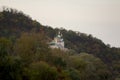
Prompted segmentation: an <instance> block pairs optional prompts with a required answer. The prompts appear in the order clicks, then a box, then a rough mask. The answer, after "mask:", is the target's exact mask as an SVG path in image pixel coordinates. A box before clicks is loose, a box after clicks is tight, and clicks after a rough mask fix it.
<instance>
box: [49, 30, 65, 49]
mask: <svg viewBox="0 0 120 80" xmlns="http://www.w3.org/2000/svg"><path fill="white" fill-rule="evenodd" d="M50 47H51V48H59V49H62V50H64V39H63V36H62V34H61V33H60V31H59V32H58V34H57V35H56V37H54V40H53V41H52V42H50Z"/></svg>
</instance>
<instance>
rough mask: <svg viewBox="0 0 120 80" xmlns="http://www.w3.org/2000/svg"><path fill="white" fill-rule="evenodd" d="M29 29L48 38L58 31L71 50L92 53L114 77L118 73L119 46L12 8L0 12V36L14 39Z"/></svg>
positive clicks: (119, 68)
mask: <svg viewBox="0 0 120 80" xmlns="http://www.w3.org/2000/svg"><path fill="white" fill-rule="evenodd" d="M31 30H34V31H35V32H41V33H44V35H45V36H47V37H49V38H50V39H53V37H54V36H55V35H56V33H57V32H58V31H60V32H61V33H62V34H63V37H64V40H65V46H66V47H67V48H68V49H69V50H71V52H73V53H77V54H80V53H82V52H86V53H89V54H92V55H94V56H95V57H98V58H100V59H101V60H102V61H103V62H104V63H105V64H107V67H108V69H109V70H110V71H111V73H112V74H113V75H114V77H116V76H118V75H120V49H119V48H115V47H114V48H111V47H110V46H108V45H106V44H104V43H103V42H102V41H101V40H100V39H97V38H95V37H93V36H92V35H87V34H85V33H80V32H75V31H72V30H65V29H58V28H56V29H53V28H52V27H49V26H44V25H41V24H40V23H39V22H37V21H36V20H32V18H30V17H29V16H27V15H25V14H23V13H22V12H18V11H17V10H14V9H6V10H3V11H2V12H0V37H7V38H9V39H12V40H13V41H14V39H17V38H18V37H19V36H20V35H21V33H22V32H31Z"/></svg>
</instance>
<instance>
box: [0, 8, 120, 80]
mask: <svg viewBox="0 0 120 80" xmlns="http://www.w3.org/2000/svg"><path fill="white" fill-rule="evenodd" d="M58 31H60V32H61V33H62V34H63V38H64V41H65V47H66V48H68V49H69V51H68V52H65V51H61V50H59V49H50V48H49V46H48V42H49V41H51V40H52V39H53V38H54V36H55V35H56V33H57V32H58ZM83 52H86V53H83ZM119 61H120V48H115V47H110V45H106V44H104V43H103V42H102V41H101V40H99V39H97V38H95V37H93V36H92V35H87V34H85V33H81V32H76V31H72V30H65V29H63V28H60V29H58V28H55V29H53V28H52V27H50V26H44V25H41V24H40V23H39V22H37V21H36V20H32V18H30V17H29V16H28V15H25V14H24V13H23V12H21V11H20V12H19V11H17V10H16V9H11V8H4V9H3V11H1V12H0V80H39V79H40V80H115V79H116V80H119V75H120V62H119ZM41 75H42V76H41ZM51 75H52V76H51Z"/></svg>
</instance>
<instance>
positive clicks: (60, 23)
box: [0, 0, 120, 47]
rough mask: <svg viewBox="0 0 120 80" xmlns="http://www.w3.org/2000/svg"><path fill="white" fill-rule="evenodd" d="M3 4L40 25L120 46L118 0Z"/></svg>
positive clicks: (0, 2) (7, 0) (6, 0)
mask: <svg viewBox="0 0 120 80" xmlns="http://www.w3.org/2000/svg"><path fill="white" fill-rule="evenodd" d="M3 6H6V7H10V8H15V9H17V10H19V11H23V12H24V13H25V14H27V15H29V16H30V17H32V18H33V19H35V20H37V21H38V22H40V23H41V24H43V25H48V26H51V27H53V28H56V27H57V28H61V27H63V28H65V29H67V30H69V29H70V30H73V31H80V32H82V33H87V34H92V35H93V36H94V37H97V38H99V39H101V40H102V41H103V42H104V43H105V44H110V45H111V46H114V47H120V36H119V35H120V0H0V9H1V8H2V7H3ZM63 35H64V34H63Z"/></svg>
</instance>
